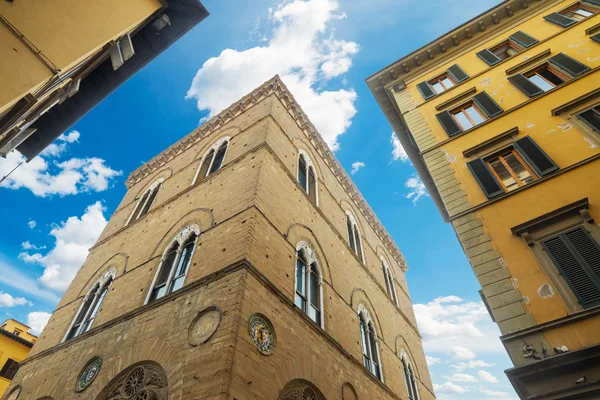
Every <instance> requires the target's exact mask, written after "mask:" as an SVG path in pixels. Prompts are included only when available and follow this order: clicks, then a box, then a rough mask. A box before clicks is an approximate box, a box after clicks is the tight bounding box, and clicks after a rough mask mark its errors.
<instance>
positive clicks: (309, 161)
mask: <svg viewBox="0 0 600 400" xmlns="http://www.w3.org/2000/svg"><path fill="white" fill-rule="evenodd" d="M298 155H302V156H304V161H306V166H307V167H309V168H310V167H312V168H313V169H314V170H315V174H316V173H317V169H316V168H315V165H314V164H313V162H312V159H311V158H310V156H309V155H308V153H307V152H306V151H304V150H302V149H299V150H298Z"/></svg>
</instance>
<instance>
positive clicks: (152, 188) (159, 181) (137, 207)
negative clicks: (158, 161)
mask: <svg viewBox="0 0 600 400" xmlns="http://www.w3.org/2000/svg"><path fill="white" fill-rule="evenodd" d="M164 181H165V178H158V179H157V180H156V181H154V182H153V183H152V185H150V187H149V188H148V189H146V190H144V193H142V195H141V196H140V197H138V199H137V203H136V204H135V207H133V211H131V214H130V215H129V218H127V222H126V223H125V226H127V225H129V223H130V222H131V221H132V220H134V221H136V220H138V219H139V218H140V214H141V212H142V210H143V209H144V208H145V207H146V203H147V202H148V201H149V200H150V198H151V197H152V192H154V191H155V190H160V187H161V186H162V184H163V182H164ZM146 194H148V197H146V201H144V204H141V202H142V199H143V198H144V197H145V196H146ZM154 200H156V198H154ZM154 200H153V201H152V202H153V203H154ZM140 205H141V207H140ZM150 207H152V204H150ZM148 212H150V209H148ZM134 215H136V217H135V218H134Z"/></svg>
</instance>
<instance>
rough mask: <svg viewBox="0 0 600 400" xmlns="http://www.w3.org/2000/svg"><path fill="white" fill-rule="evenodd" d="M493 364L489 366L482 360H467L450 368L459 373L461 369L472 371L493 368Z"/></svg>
mask: <svg viewBox="0 0 600 400" xmlns="http://www.w3.org/2000/svg"><path fill="white" fill-rule="evenodd" d="M494 365H495V364H489V363H487V362H485V361H483V360H469V361H467V362H461V363H458V364H453V365H452V368H455V369H457V370H459V371H462V370H463V369H474V368H484V367H493V366H494Z"/></svg>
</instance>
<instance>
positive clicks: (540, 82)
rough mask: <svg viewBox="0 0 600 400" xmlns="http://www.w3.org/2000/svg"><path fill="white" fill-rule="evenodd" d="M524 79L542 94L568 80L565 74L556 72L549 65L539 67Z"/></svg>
mask: <svg viewBox="0 0 600 400" xmlns="http://www.w3.org/2000/svg"><path fill="white" fill-rule="evenodd" d="M525 77H526V78H527V79H529V81H530V82H531V83H533V84H534V85H536V86H537V87H539V88H540V89H542V90H543V91H544V92H547V91H548V90H550V89H553V88H555V87H556V86H558V85H561V84H563V83H564V82H565V81H567V80H568V79H569V78H568V77H567V76H566V75H565V74H563V73H562V72H560V71H558V70H557V69H556V68H553V67H552V66H551V65H549V64H544V65H542V66H541V67H539V68H537V69H535V70H533V71H531V72H529V73H527V74H526V75H525Z"/></svg>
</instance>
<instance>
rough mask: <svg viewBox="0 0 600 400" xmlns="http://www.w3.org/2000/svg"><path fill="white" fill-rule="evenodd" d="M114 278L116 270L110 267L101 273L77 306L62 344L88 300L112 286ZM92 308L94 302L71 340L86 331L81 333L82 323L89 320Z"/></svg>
mask: <svg viewBox="0 0 600 400" xmlns="http://www.w3.org/2000/svg"><path fill="white" fill-rule="evenodd" d="M116 277H117V270H116V269H115V268H114V267H111V268H109V270H108V271H106V272H105V273H103V274H102V276H101V277H100V278H99V279H98V280H97V281H96V282H94V285H93V286H92V288H91V289H90V291H89V292H88V293H87V294H86V295H85V297H84V298H83V301H82V302H81V305H80V306H79V309H78V310H77V313H75V317H74V318H73V320H72V321H71V323H70V324H69V328H68V329H67V332H66V333H65V336H64V337H63V340H62V341H63V342H64V341H66V340H67V337H68V336H69V333H70V332H71V329H73V325H75V322H76V321H77V319H78V318H79V315H80V314H81V312H82V311H83V307H85V305H86V303H87V302H88V300H89V299H90V297H91V296H94V297H98V296H100V294H101V293H102V290H103V289H104V288H105V287H107V286H108V287H110V285H112V283H113V282H114V280H115V278H116ZM93 306H94V302H92V303H91V305H90V307H89V308H88V309H87V310H86V315H84V316H83V319H82V320H81V325H80V326H79V329H77V332H75V335H73V337H72V338H71V339H75V338H76V337H77V336H79V335H81V334H82V333H85V332H87V331H85V332H82V330H83V326H84V322H85V321H86V320H87V319H88V318H89V315H90V313H91V312H92V309H93V308H94V307H93ZM92 325H93V323H92ZM92 325H90V327H89V329H88V331H89V330H90V329H92Z"/></svg>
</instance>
